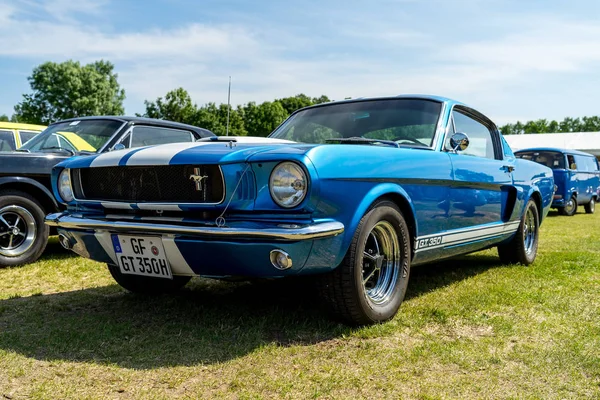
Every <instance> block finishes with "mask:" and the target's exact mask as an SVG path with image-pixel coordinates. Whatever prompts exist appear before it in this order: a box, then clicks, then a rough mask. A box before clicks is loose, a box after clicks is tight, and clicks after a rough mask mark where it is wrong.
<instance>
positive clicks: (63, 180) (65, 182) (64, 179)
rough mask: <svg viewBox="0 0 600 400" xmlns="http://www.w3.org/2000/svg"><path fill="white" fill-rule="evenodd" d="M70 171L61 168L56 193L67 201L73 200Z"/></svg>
mask: <svg viewBox="0 0 600 400" xmlns="http://www.w3.org/2000/svg"><path fill="white" fill-rule="evenodd" d="M70 172H71V171H70V170H69V169H68V168H67V169H63V170H62V172H61V173H60V175H59V176H58V193H59V194H60V197H61V198H62V199H63V200H64V201H66V202H67V203H68V202H69V201H71V200H73V189H72V188H71V173H70Z"/></svg>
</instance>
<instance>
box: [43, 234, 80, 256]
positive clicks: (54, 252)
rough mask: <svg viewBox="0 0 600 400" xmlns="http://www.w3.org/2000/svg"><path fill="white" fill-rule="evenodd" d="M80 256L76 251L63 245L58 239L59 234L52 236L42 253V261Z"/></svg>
mask: <svg viewBox="0 0 600 400" xmlns="http://www.w3.org/2000/svg"><path fill="white" fill-rule="evenodd" d="M75 257H79V256H78V255H77V254H76V253H74V252H72V251H70V250H67V249H65V248H64V247H62V246H61V245H60V243H59V241H58V236H50V238H48V244H47V245H46V250H44V252H43V253H42V256H41V257H40V259H39V260H40V261H50V260H62V259H67V258H75Z"/></svg>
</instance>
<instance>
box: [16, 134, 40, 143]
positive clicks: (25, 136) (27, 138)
mask: <svg viewBox="0 0 600 400" xmlns="http://www.w3.org/2000/svg"><path fill="white" fill-rule="evenodd" d="M37 134H38V132H33V131H19V136H20V137H21V143H22V144H25V142H27V141H28V140H29V139H31V138H33V137H34V136H35V135H37Z"/></svg>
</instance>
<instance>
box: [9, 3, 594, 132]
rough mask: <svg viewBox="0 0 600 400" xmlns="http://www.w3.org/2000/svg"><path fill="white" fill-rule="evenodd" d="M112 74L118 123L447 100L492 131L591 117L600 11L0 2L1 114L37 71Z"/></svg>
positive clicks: (583, 6) (508, 6) (573, 6)
mask: <svg viewBox="0 0 600 400" xmlns="http://www.w3.org/2000/svg"><path fill="white" fill-rule="evenodd" d="M100 58H104V59H107V60H110V61H111V62H112V63H114V64H115V68H116V72H117V73H118V74H119V82H120V83H121V86H122V87H123V88H125V91H126V95H127V99H126V101H125V107H126V112H127V113H128V114H133V113H135V112H142V111H143V109H144V106H143V102H144V100H145V99H149V100H154V99H156V97H158V96H163V95H164V94H165V93H166V92H167V91H169V90H171V89H174V88H176V87H179V86H181V87H183V88H185V89H187V90H188V91H189V92H190V94H191V96H192V98H193V100H194V101H195V102H196V103H198V104H204V103H207V102H216V103H225V102H227V79H228V76H229V75H231V76H232V80H233V84H232V103H233V104H242V103H246V102H248V101H256V102H262V101H265V100H273V99H274V98H278V97H286V96H291V95H295V94H297V93H305V94H307V95H309V96H320V95H321V94H325V95H327V96H329V97H330V98H332V99H343V98H345V97H372V96H379V95H394V94H400V93H432V94H438V95H443V96H447V97H452V98H456V99H457V100H461V101H463V102H466V103H468V104H470V105H472V106H473V107H475V108H477V109H479V110H481V111H482V112H484V113H486V114H487V115H488V116H490V117H491V118H492V119H494V120H495V121H496V122H497V123H499V124H502V123H506V122H515V121H517V120H522V121H524V120H529V119H537V118H549V119H562V118H564V117H566V116H573V117H575V116H584V115H599V114H600V105H599V97H600V2H598V1H596V0H579V1H578V0H571V1H556V0H545V1H536V0H529V1H523V0H521V1H513V0H455V1H451V0H446V1H444V0H420V1H418V0H371V1H354V0H345V1H338V0H320V1H312V0H307V1H294V0H287V1H260V0H254V1H237V0H197V1H194V0H170V1H166V0H165V1H160V0H144V1H141V0H0V88H1V96H0V114H3V113H6V114H11V113H12V109H13V106H14V104H16V103H17V102H19V101H20V100H21V96H22V94H23V93H27V92H29V84H28V82H27V76H28V75H30V73H31V70H32V68H33V67H34V66H36V65H38V64H40V63H42V62H44V61H48V60H51V61H56V62H60V61H64V60H68V59H74V60H79V61H81V62H83V63H87V62H91V61H94V60H97V59H100Z"/></svg>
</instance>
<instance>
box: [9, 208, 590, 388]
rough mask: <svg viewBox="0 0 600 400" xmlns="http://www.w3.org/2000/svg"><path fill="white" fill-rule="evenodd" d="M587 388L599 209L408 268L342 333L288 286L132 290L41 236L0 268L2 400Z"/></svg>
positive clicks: (307, 295)
mask: <svg viewBox="0 0 600 400" xmlns="http://www.w3.org/2000/svg"><path fill="white" fill-rule="evenodd" d="M138 397H142V398H157V399H160V398H177V397H183V398H235V399H237V398H240V399H245V398H252V399H254V398H300V399H305V398H318V399H321V398H323V399H327V398H369V399H370V398H394V399H395V398H409V399H482V398H494V399H524V398H526V399H527V398H531V399H555V398H556V399H569V398H574V399H575V398H577V399H581V398H584V399H588V398H590V399H593V398H600V213H599V214H595V215H592V216H589V215H586V214H583V213H581V212H580V213H578V214H577V215H576V216H574V217H570V218H569V217H560V216H558V215H556V214H555V213H551V215H550V216H549V217H548V218H547V219H546V221H545V222H544V225H543V226H542V229H541V240H540V246H539V253H538V258H537V261H536V262H535V264H533V265H532V266H530V267H523V266H520V265H502V264H500V262H499V260H498V258H497V257H496V252H495V250H489V251H485V252H481V253H476V254H473V255H470V256H466V257H463V258H460V259H456V260H452V261H448V262H444V263H440V264H437V265H429V266H422V267H417V268H414V269H413V270H412V272H411V280H410V283H409V289H408V294H407V298H406V300H405V302H404V304H403V305H402V307H401V309H400V313H399V314H398V316H397V317H396V318H395V319H394V320H392V321H390V322H388V323H386V324H382V325H377V326H372V327H367V328H348V327H346V326H344V325H341V324H338V323H335V322H332V321H331V320H330V319H329V317H328V316H327V315H326V314H325V313H324V312H323V311H322V310H321V309H320V308H319V304H318V300H317V298H316V297H315V295H314V293H313V292H312V291H311V289H310V287H306V286H302V285H298V284H294V285H292V284H290V283H289V282H265V283H254V284H249V283H235V284H234V283H222V282H215V281H208V280H203V279H197V280H193V281H192V282H191V283H190V285H189V286H188V287H186V289H185V290H183V291H182V292H181V293H180V294H177V295H170V296H161V297H141V296H135V295H131V294H128V293H126V292H124V291H123V290H121V289H120V288H119V287H118V286H116V285H115V284H114V282H113V281H112V279H111V278H110V276H109V274H108V271H107V270H106V268H105V267H104V265H101V264H98V263H95V262H92V261H89V260H86V259H83V258H79V257H75V256H73V255H72V254H69V253H67V252H66V251H64V250H62V249H61V248H60V246H59V245H58V243H57V242H56V240H54V241H52V242H51V244H50V246H49V248H48V251H47V252H46V255H45V256H44V258H43V259H42V260H41V261H39V262H37V263H35V264H32V265H28V266H25V267H21V268H7V269H1V270H0V399H2V398H7V399H25V398H27V399H29V398H34V399H38V398H39V399H43V398H51V399H64V398H78V399H80V398H81V399H83V398H113V399H126V398H138Z"/></svg>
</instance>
